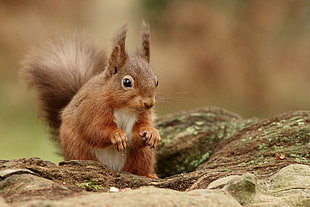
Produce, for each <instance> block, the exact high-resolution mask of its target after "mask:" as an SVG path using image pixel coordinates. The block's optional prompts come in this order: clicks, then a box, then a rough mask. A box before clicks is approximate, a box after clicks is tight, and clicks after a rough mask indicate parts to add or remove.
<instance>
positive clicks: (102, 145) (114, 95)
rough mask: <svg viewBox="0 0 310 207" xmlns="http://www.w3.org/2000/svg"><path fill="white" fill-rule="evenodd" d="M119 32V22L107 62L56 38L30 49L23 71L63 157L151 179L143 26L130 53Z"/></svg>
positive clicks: (149, 78)
mask: <svg viewBox="0 0 310 207" xmlns="http://www.w3.org/2000/svg"><path fill="white" fill-rule="evenodd" d="M126 33H127V26H126V25H124V26H123V27H121V28H120V30H119V31H118V33H117V34H116V35H115V37H114V38H113V48H112V52H111V54H110V56H109V57H108V58H106V56H105V54H104V53H103V52H102V51H97V49H96V47H95V46H94V44H93V43H92V42H91V41H89V40H88V39H86V38H84V37H81V36H78V35H74V37H71V39H69V40H64V39H58V40H56V41H55V42H52V43H49V44H47V45H45V46H44V47H41V48H38V49H36V50H34V51H32V52H31V53H30V54H29V55H28V56H27V57H26V59H25V61H24V64H23V72H24V74H25V76H26V79H27V80H28V83H29V85H30V86H33V87H35V88H36V89H37V91H38V96H39V108H40V110H41V112H42V115H43V118H44V119H45V121H46V122H47V123H48V125H49V127H50V129H51V134H52V135H53V137H54V138H55V139H56V140H57V141H58V142H59V143H60V145H61V148H62V153H63V155H64V159H65V160H98V161H100V162H102V163H104V164H105V165H107V166H108V167H109V168H110V169H112V170H116V171H127V172H130V173H133V174H136V175H141V176H147V177H156V173H155V150H154V149H155V148H156V146H157V144H158V142H159V140H160V135H159V133H158V131H157V130H156V129H155V128H154V127H153V122H152V107H153V106H154V104H155V94H156V88H157V85H158V81H157V77H156V75H155V74H154V72H153V70H152V68H151V66H150V64H149V62H150V40H149V39H150V29H149V25H148V24H147V23H145V22H142V25H141V38H142V45H141V48H140V49H139V50H138V51H136V52H135V53H132V54H128V53H127V52H126V50H125V39H126Z"/></svg>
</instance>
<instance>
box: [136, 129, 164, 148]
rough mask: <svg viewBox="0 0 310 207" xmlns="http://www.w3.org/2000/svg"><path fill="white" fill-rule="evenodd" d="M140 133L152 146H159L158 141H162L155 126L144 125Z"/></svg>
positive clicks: (146, 142) (147, 143)
mask: <svg viewBox="0 0 310 207" xmlns="http://www.w3.org/2000/svg"><path fill="white" fill-rule="evenodd" d="M139 134H140V136H141V137H142V139H143V141H144V142H145V144H146V145H148V146H150V147H151V148H156V147H157V145H158V142H159V141H160V135H159V133H158V131H157V129H155V128H153V127H144V128H143V129H141V130H140V133H139Z"/></svg>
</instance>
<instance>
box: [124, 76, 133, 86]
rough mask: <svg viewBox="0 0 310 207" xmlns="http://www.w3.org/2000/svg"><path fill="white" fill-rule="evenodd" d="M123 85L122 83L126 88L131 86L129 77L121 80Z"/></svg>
mask: <svg viewBox="0 0 310 207" xmlns="http://www.w3.org/2000/svg"><path fill="white" fill-rule="evenodd" d="M123 85H124V86H125V87H126V88H131V87H132V83H131V80H129V78H124V80H123Z"/></svg>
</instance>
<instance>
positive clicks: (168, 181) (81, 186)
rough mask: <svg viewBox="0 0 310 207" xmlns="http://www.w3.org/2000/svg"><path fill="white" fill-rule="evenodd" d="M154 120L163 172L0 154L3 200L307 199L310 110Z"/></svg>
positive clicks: (227, 202) (302, 202)
mask: <svg viewBox="0 0 310 207" xmlns="http://www.w3.org/2000/svg"><path fill="white" fill-rule="evenodd" d="M157 127H158V129H159V131H160V134H161V136H162V141H161V143H160V146H159V147H158V153H157V155H158V164H157V168H158V169H157V172H158V174H159V176H160V177H161V179H150V178H145V177H139V176H135V175H132V174H129V173H121V172H113V171H111V170H109V169H107V168H106V167H105V166H104V165H103V164H100V163H98V162H93V161H69V162H61V163H59V165H56V164H54V163H51V162H47V161H42V160H41V159H39V158H31V159H19V160H1V161H0V195H1V197H2V199H1V197H0V206H72V205H73V203H74V206H85V205H86V204H87V205H86V206H120V205H122V204H123V205H126V206H139V205H140V206H176V205H177V206H206V204H208V206H284V205H285V206H310V166H309V165H310V155H309V152H310V111H295V112H288V113H285V114H281V115H278V116H275V117H273V118H270V119H263V120H260V119H256V118H254V119H242V118H241V117H240V116H238V115H236V114H234V113H231V112H228V111H226V110H223V109H219V108H201V109H197V110H193V111H188V112H182V113H179V114H175V115H171V116H167V117H161V118H159V119H158V120H157ZM147 186H148V187H147ZM111 187H116V188H117V189H116V190H117V191H126V192H118V193H111V192H108V191H109V190H113V189H111Z"/></svg>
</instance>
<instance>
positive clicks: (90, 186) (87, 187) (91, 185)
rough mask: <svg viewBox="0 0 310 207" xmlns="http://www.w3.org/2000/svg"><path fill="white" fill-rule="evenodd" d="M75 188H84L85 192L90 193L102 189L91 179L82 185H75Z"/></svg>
mask: <svg viewBox="0 0 310 207" xmlns="http://www.w3.org/2000/svg"><path fill="white" fill-rule="evenodd" d="M75 185H76V186H78V187H80V188H85V190H87V191H92V190H95V191H97V190H101V189H103V188H102V187H101V186H100V185H99V184H98V180H97V179H91V180H90V181H89V182H84V183H76V184H75Z"/></svg>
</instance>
